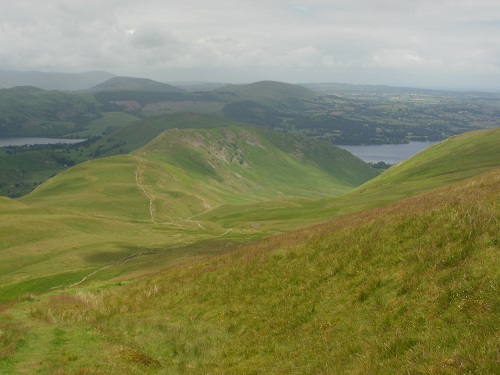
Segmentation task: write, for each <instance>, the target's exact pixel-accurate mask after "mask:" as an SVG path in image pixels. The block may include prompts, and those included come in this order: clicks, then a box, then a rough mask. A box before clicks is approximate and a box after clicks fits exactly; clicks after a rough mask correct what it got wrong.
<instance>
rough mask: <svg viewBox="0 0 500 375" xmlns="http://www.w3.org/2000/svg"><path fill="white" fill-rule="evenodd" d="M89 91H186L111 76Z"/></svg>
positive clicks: (162, 84)
mask: <svg viewBox="0 0 500 375" xmlns="http://www.w3.org/2000/svg"><path fill="white" fill-rule="evenodd" d="M90 91H147V92H178V93H185V92H187V91H186V90H183V89H180V88H178V87H175V86H172V85H169V84H166V83H161V82H157V81H153V80H151V79H147V78H135V77H113V78H110V79H108V80H106V81H104V82H102V83H99V84H98V85H96V86H94V87H92V88H91V89H90Z"/></svg>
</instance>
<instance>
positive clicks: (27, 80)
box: [0, 70, 114, 91]
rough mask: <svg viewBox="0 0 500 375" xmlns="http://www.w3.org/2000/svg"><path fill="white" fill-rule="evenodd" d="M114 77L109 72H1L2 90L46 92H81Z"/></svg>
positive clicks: (0, 84)
mask: <svg viewBox="0 0 500 375" xmlns="http://www.w3.org/2000/svg"><path fill="white" fill-rule="evenodd" d="M113 76H114V75H113V74H111V73H108V72H100V71H93V72H85V73H57V72H37V71H24V72H18V71H8V70H0V88H12V87H16V86H35V87H38V88H41V89H44V90H63V91H79V90H88V89H89V88H91V87H93V86H95V85H97V84H99V83H101V82H104V81H106V80H108V79H110V78H112V77H113Z"/></svg>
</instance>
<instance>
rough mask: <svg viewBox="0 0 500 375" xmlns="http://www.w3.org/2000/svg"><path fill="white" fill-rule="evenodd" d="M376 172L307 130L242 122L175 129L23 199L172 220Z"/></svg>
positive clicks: (344, 187) (327, 191) (330, 190)
mask: <svg viewBox="0 0 500 375" xmlns="http://www.w3.org/2000/svg"><path fill="white" fill-rule="evenodd" d="M183 123H185V122H183ZM163 126H164V125H163ZM128 134H130V133H128ZM132 136H133V134H132ZM375 175H376V172H374V171H373V170H372V169H371V168H370V167H369V166H368V165H366V164H365V163H363V162H362V161H360V160H359V159H357V158H355V157H353V156H352V155H351V154H349V153H347V152H345V151H343V150H340V149H338V148H336V147H334V146H332V145H330V144H328V143H326V142H319V141H315V140H312V139H307V138H305V137H302V136H295V135H289V134H279V135H278V134H275V133H272V132H269V131H266V130H264V129H259V128H251V127H234V126H230V127H223V128H211V129H202V128H200V129H184V130H180V129H171V130H168V131H166V132H163V133H162V134H160V135H159V136H158V137H156V138H155V139H154V140H153V141H152V142H150V143H148V144H147V145H145V146H144V147H143V148H140V149H138V150H136V151H134V152H133V153H131V154H129V155H123V156H115V157H112V158H105V159H99V160H93V161H89V162H86V163H83V164H80V165H78V166H75V167H74V168H71V169H70V170H67V171H65V172H63V173H61V174H59V175H58V176H56V177H55V178H53V179H51V180H49V181H47V182H46V183H44V184H43V185H41V186H40V187H38V188H37V189H36V190H35V191H33V192H32V193H31V194H30V195H29V196H27V197H25V198H23V201H24V202H28V203H30V204H34V205H41V204H43V205H48V206H53V207H59V208H61V207H66V208H71V209H73V210H78V211H83V212H86V213H95V214H97V213H98V214H99V215H108V216H113V217H118V218H128V219H130V218H133V219H137V220H146V219H147V218H148V216H152V217H153V219H154V221H166V220H173V219H175V220H177V219H185V218H187V217H189V216H192V215H198V214H201V213H203V212H205V211H207V209H209V208H214V207H215V206H221V205H224V204H226V203H242V202H254V201H264V200H269V199H276V198H280V199H283V198H287V197H296V196H301V197H310V198H313V197H314V198H318V197H322V196H323V197H325V196H335V195H339V194H341V193H345V192H347V191H348V190H350V189H352V188H354V187H355V186H358V185H360V184H361V183H363V182H365V181H367V180H369V179H370V178H373V177H374V176H375ZM148 201H151V203H150V205H151V210H152V212H153V213H151V214H150V213H149V205H148V204H147V203H148ZM125 202H126V204H124V203H125Z"/></svg>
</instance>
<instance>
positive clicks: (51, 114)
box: [0, 87, 100, 137]
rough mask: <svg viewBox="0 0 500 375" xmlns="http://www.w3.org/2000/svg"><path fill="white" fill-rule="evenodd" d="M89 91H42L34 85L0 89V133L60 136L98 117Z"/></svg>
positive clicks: (18, 135)
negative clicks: (83, 92) (85, 93)
mask: <svg viewBox="0 0 500 375" xmlns="http://www.w3.org/2000/svg"><path fill="white" fill-rule="evenodd" d="M99 111H100V110H99V105H98V103H97V101H96V100H95V98H94V97H93V96H91V95H83V94H70V93H64V92H59V91H45V90H42V89H38V88H36V87H14V88H11V89H3V90H0V134H2V137H60V136H63V135H66V134H70V133H73V132H77V131H79V130H81V129H83V128H84V127H85V125H86V124H88V123H89V122H90V121H92V120H94V119H97V118H99V117H100V114H99Z"/></svg>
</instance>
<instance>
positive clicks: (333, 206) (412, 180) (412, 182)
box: [200, 128, 500, 229]
mask: <svg viewBox="0 0 500 375" xmlns="http://www.w3.org/2000/svg"><path fill="white" fill-rule="evenodd" d="M499 144H500V128H495V129H487V130H480V131H474V132H470V133H465V134H462V135H458V136H455V137H451V138H449V139H447V140H445V141H443V142H441V143H439V144H436V145H434V146H432V147H430V148H427V149H425V150H423V151H422V152H420V153H419V154H417V155H415V156H413V157H411V158H409V159H407V160H405V161H403V162H401V163H398V164H397V165H394V166H393V167H391V168H390V169H389V170H387V171H385V172H384V173H382V174H381V175H379V176H377V177H375V178H374V179H372V180H370V181H368V182H366V183H365V184H363V185H361V186H359V187H358V188H356V189H353V190H352V191H350V192H349V193H347V194H346V195H344V196H342V197H339V198H326V199H323V200H321V202H318V201H314V202H311V201H296V200H294V201H293V203H294V204H293V205H291V204H289V205H283V206H282V207H279V206H278V207H274V208H273V210H265V209H264V206H263V205H259V204H253V205H247V206H245V207H240V210H242V211H244V212H245V216H242V217H235V216H234V215H233V214H232V212H230V211H226V210H225V208H224V207H220V208H217V209H215V210H213V211H210V212H208V213H207V214H204V215H202V216H200V220H208V221H210V220H214V219H215V218H216V219H217V220H218V221H220V222H223V223H224V224H225V225H227V226H239V225H243V223H244V220H252V221H256V222H258V223H259V225H260V227H261V229H264V228H265V227H272V226H273V225H274V224H273V223H274V222H276V220H278V219H280V218H284V217H289V218H299V217H300V218H301V219H302V221H301V224H305V223H306V222H308V221H309V222H311V223H312V222H318V220H328V219H330V218H332V217H337V216H341V215H345V214H350V213H353V212H359V211H361V210H364V209H367V208H372V207H376V206H380V205H383V204H387V203H391V202H395V201H397V200H399V199H403V198H406V197H410V196H413V195H415V194H418V193H420V192H424V191H427V190H429V189H432V188H434V187H439V186H443V185H446V184H449V183H452V182H456V181H460V180H463V179H465V178H468V177H471V176H474V175H477V174H479V173H482V172H485V171H488V170H491V169H495V168H498V167H499V166H500V148H499V147H498V145H499ZM289 203H291V202H289ZM290 224H291V222H290Z"/></svg>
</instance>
